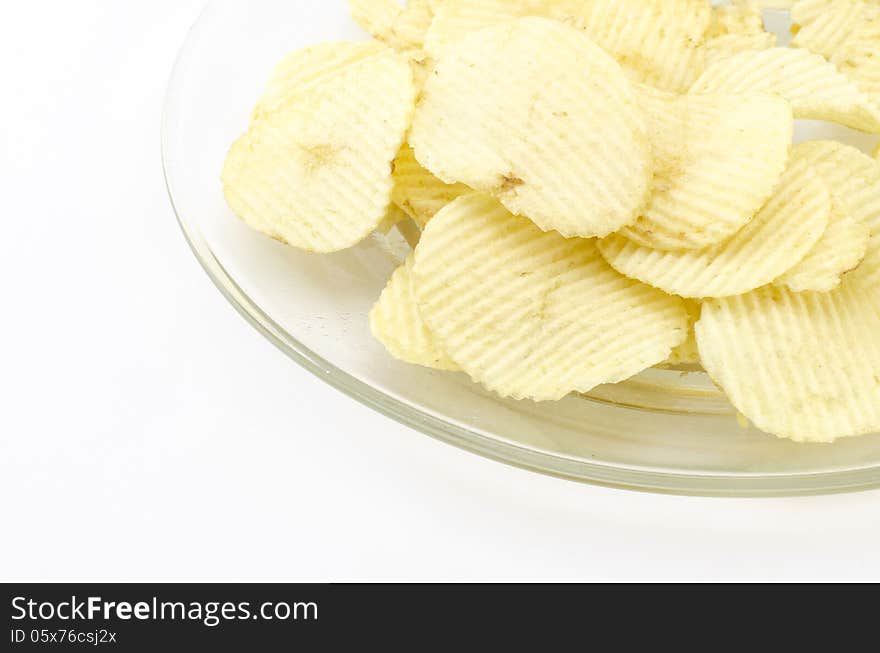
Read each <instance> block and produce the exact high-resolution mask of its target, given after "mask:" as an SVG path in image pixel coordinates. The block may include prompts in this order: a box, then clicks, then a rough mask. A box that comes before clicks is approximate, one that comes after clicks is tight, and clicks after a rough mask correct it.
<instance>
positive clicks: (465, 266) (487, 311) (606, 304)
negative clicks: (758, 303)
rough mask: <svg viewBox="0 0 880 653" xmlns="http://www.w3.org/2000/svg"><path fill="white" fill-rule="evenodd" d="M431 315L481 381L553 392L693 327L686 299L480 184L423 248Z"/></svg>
mask: <svg viewBox="0 0 880 653" xmlns="http://www.w3.org/2000/svg"><path fill="white" fill-rule="evenodd" d="M415 260H416V264H415V268H414V273H415V275H414V276H415V291H416V298H417V300H418V303H419V309H420V311H421V315H422V317H423V318H424V319H425V321H426V322H427V323H428V326H429V328H430V329H431V330H432V331H433V333H434V334H435V336H436V337H437V339H438V341H439V342H440V343H441V345H442V348H443V349H444V351H446V352H447V353H448V354H449V356H450V357H451V358H452V359H453V360H455V361H456V363H458V365H459V366H460V367H461V368H462V369H463V370H464V371H465V372H467V373H468V375H470V376H471V378H472V379H474V380H475V381H477V382H479V383H482V384H483V385H484V386H486V387H487V388H488V389H490V390H492V391H494V392H496V393H498V394H500V395H502V396H505V397H513V398H516V399H526V398H528V399H534V400H536V401H553V400H558V399H562V398H563V397H565V396H566V395H568V394H569V393H572V392H581V393H583V392H588V391H590V390H592V389H593V388H594V387H596V386H597V385H601V384H604V383H616V382H620V381H623V380H625V379H627V378H630V377H632V376H634V375H636V374H638V373H639V372H641V371H643V370H645V369H647V368H649V367H651V366H653V365H656V364H658V363H660V362H662V361H664V360H666V359H667V358H668V357H669V355H670V353H671V352H672V350H673V348H675V347H677V346H678V345H680V344H681V343H682V342H683V341H684V339H685V337H686V335H687V312H686V310H685V308H684V305H683V302H682V301H681V299H679V298H676V297H672V296H670V295H666V294H664V293H662V292H660V291H658V290H655V289H653V288H650V287H648V286H645V285H643V284H640V283H638V282H637V281H632V280H630V279H626V278H625V277H623V276H621V275H619V274H618V273H617V272H615V271H614V270H612V269H611V268H610V267H609V266H608V264H607V263H605V261H603V260H602V257H601V256H599V253H598V251H597V250H596V245H595V241H594V240H586V239H579V238H572V239H565V238H562V237H561V236H560V235H559V234H557V233H554V232H543V231H541V230H540V229H538V228H537V227H536V226H535V225H534V224H532V223H531V222H530V221H528V220H526V219H525V218H520V217H517V216H514V215H512V214H510V213H509V212H508V211H507V210H506V209H504V207H502V206H501V205H500V204H498V203H497V202H496V201H495V200H494V199H493V198H491V197H490V196H488V195H485V194H482V193H475V194H472V195H466V196H464V197H461V198H459V199H457V200H455V201H454V202H453V203H452V204H450V205H449V206H447V207H446V208H445V209H443V210H442V211H440V213H438V214H437V215H436V216H435V217H434V219H433V220H431V222H430V223H428V226H427V227H426V228H425V231H424V233H423V235H422V240H421V242H420V243H419V246H418V247H417V248H416V252H415Z"/></svg>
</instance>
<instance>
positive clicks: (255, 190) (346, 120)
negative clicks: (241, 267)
mask: <svg viewBox="0 0 880 653" xmlns="http://www.w3.org/2000/svg"><path fill="white" fill-rule="evenodd" d="M364 47H365V48H370V47H372V46H369V45H367V46H364ZM344 49H345V50H346V52H349V51H350V49H349V48H348V47H347V46H345V47H344ZM306 56H307V57H309V56H311V55H306ZM308 83H309V84H310V85H311V86H310V88H309V89H308V91H306V92H302V93H300V92H299V91H298V89H295V88H294V89H290V91H289V92H288V93H286V94H284V97H285V98H286V99H285V100H284V102H280V103H279V102H275V101H274V100H273V101H272V102H271V103H262V104H261V106H262V107H263V110H261V111H257V112H255V117H254V120H253V121H252V123H251V126H250V128H249V129H248V131H247V133H246V134H245V135H244V136H242V137H241V138H240V139H238V140H237V141H236V142H235V143H234V144H233V146H232V148H231V150H230V152H229V154H228V156H227V159H226V164H225V166H224V169H223V173H222V181H223V190H224V193H225V195H226V200H227V202H228V203H229V206H230V207H231V208H232V210H233V211H234V212H235V213H236V214H238V215H239V216H240V217H241V218H242V219H243V220H244V221H245V222H247V223H248V224H250V225H251V226H252V227H254V228H255V229H258V230H259V231H262V232H264V233H266V234H268V235H269V236H272V237H273V238H277V239H279V240H282V241H284V242H287V243H289V244H290V245H293V246H295V247H299V248H301V249H306V250H309V251H315V252H332V251H338V250H341V249H345V248H347V247H350V246H352V245H355V244H356V243H358V242H359V241H361V240H363V239H364V238H365V237H366V236H367V235H369V234H370V233H371V232H372V231H373V230H375V229H376V228H377V227H378V226H379V225H380V224H381V223H382V221H383V219H384V218H385V216H386V213H387V210H388V207H389V205H390V203H391V192H392V186H393V181H392V176H391V163H392V161H393V160H394V158H395V156H396V155H397V152H398V151H399V150H400V147H401V145H402V144H403V140H404V136H405V134H406V130H407V128H408V126H409V124H410V120H411V117H412V114H413V107H414V105H415V94H416V91H415V87H414V86H413V80H412V72H411V70H410V67H409V64H408V63H407V62H406V61H405V60H404V59H403V58H402V57H400V56H399V55H397V54H396V53H394V52H393V51H392V50H390V49H387V48H383V49H382V50H381V51H379V52H378V53H376V54H373V55H372V56H367V57H366V58H358V59H357V60H356V61H355V62H354V63H351V64H349V65H347V66H345V67H343V68H342V69H340V70H337V71H336V72H334V73H333V74H332V75H330V76H324V77H322V78H321V80H320V81H319V82H313V81H312V79H311V78H310V79H309V82H308ZM276 84H277V82H276ZM272 97H273V98H277V97H280V95H279V89H278V87H277V86H273V87H272ZM270 105H271V106H275V107H277V108H276V109H275V110H274V111H271V112H270V111H268V110H267V109H266V107H267V106H270Z"/></svg>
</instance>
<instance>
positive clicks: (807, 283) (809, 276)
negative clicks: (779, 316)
mask: <svg viewBox="0 0 880 653" xmlns="http://www.w3.org/2000/svg"><path fill="white" fill-rule="evenodd" d="M832 206H833V208H832V211H831V220H830V223H829V225H828V229H826V230H825V234H824V235H823V236H822V238H821V239H819V242H818V243H816V246H815V247H814V248H813V249H812V251H811V252H810V253H809V254H807V257H806V258H805V259H804V260H803V261H801V262H800V263H798V264H797V265H796V266H794V267H793V268H792V269H791V270H789V271H788V272H786V273H785V274H784V275H782V276H781V277H780V278H779V279H777V280H776V284H777V285H782V286H785V287H786V288H788V289H789V290H793V291H794V292H804V291H808V290H812V291H817V292H828V291H829V290H833V289H834V288H837V286H839V285H840V282H841V279H842V278H843V275H844V274H846V273H847V272H850V271H851V270H855V269H856V268H857V267H858V266H859V264H860V263H861V262H862V261H863V260H864V259H865V254H866V253H867V251H868V240H869V238H870V237H871V230H870V229H868V227H867V225H864V224H861V223H859V222H856V221H855V220H853V219H852V218H851V217H849V215H847V214H846V212H845V211H844V210H843V209H842V208H841V207H840V205H839V204H837V203H836V202H833V203H832Z"/></svg>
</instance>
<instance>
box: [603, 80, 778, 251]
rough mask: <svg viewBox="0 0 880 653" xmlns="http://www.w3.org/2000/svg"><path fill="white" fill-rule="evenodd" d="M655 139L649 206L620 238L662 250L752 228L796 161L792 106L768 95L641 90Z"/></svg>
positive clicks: (708, 242)
mask: <svg viewBox="0 0 880 653" xmlns="http://www.w3.org/2000/svg"><path fill="white" fill-rule="evenodd" d="M640 101H641V104H642V108H643V109H644V110H645V115H646V116H647V118H648V132H649V133H650V134H651V135H652V141H651V143H652V148H653V159H654V179H653V185H652V190H653V192H652V195H651V198H650V200H649V202H648V207H647V208H646V209H645V211H643V212H642V214H641V215H640V216H639V218H638V220H637V221H636V222H635V223H634V224H633V225H632V226H630V227H625V228H624V229H622V230H621V231H620V234H621V235H623V236H626V237H627V238H628V239H629V240H632V241H633V242H635V243H638V244H640V245H643V246H645V247H651V248H654V249H664V250H674V249H704V248H706V247H709V246H711V245H714V244H716V243H719V242H720V241H722V240H724V239H725V238H728V237H730V236H732V235H733V234H734V233H736V232H737V231H739V230H740V229H741V228H742V227H743V226H745V225H746V224H747V223H748V222H749V221H750V220H752V218H754V217H755V214H756V213H757V212H758V211H759V210H760V208H761V207H762V206H763V205H764V203H765V202H766V201H767V200H768V199H769V198H770V196H771V195H772V194H773V190H774V188H776V185H777V184H778V183H779V180H780V178H781V177H782V173H783V172H784V171H785V168H786V165H787V164H788V157H789V149H790V146H791V139H792V134H793V129H794V121H793V118H792V114H791V107H790V106H789V104H788V103H787V102H786V101H785V100H783V99H781V98H778V97H772V96H760V95H754V96H749V95H701V96H672V95H667V96H665V97H664V96H663V95H661V94H660V93H657V92H651V91H648V92H645V91H644V90H643V91H642V92H641V93H640Z"/></svg>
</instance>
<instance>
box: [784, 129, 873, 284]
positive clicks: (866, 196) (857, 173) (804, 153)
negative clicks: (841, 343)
mask: <svg viewBox="0 0 880 653" xmlns="http://www.w3.org/2000/svg"><path fill="white" fill-rule="evenodd" d="M794 153H795V156H797V157H798V158H800V159H803V160H804V161H806V162H808V163H809V164H810V166H812V167H813V169H814V170H815V171H816V172H817V174H818V175H819V176H820V178H821V179H822V180H823V181H824V182H825V184H826V186H828V188H829V189H830V190H831V193H832V195H833V197H834V201H835V202H836V203H837V204H838V205H840V207H841V209H842V210H843V211H844V212H845V213H846V214H847V215H849V216H850V217H852V218H853V219H854V220H855V221H856V222H859V223H861V224H863V225H866V226H867V227H868V229H869V230H870V232H871V240H870V241H869V243H868V253H867V254H866V256H865V260H864V261H863V262H862V264H861V265H860V266H859V267H858V268H857V269H856V270H855V271H854V272H853V273H851V274H852V275H855V276H858V277H860V278H862V279H863V280H864V281H865V283H872V284H874V285H876V286H877V287H880V165H878V164H877V162H876V161H875V160H873V159H872V158H871V157H869V156H868V155H867V154H864V153H863V152H861V151H860V150H857V149H856V148H854V147H850V146H849V145H844V144H843V143H839V142H837V141H808V142H806V143H801V144H799V145H797V146H796V147H795V150H794Z"/></svg>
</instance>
